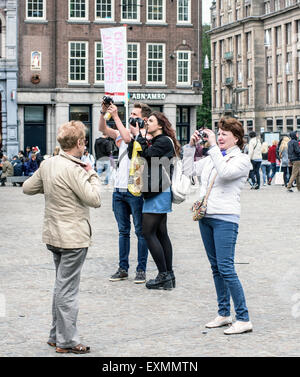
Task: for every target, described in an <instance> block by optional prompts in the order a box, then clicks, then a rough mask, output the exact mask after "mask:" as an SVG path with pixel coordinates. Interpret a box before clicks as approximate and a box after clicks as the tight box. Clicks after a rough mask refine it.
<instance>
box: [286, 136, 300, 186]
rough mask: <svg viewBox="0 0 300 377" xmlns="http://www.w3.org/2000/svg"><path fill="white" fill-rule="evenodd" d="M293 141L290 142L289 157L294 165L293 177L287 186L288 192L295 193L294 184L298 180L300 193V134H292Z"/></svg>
mask: <svg viewBox="0 0 300 377" xmlns="http://www.w3.org/2000/svg"><path fill="white" fill-rule="evenodd" d="M290 138H291V140H290V141H289V142H288V157H289V160H290V162H291V163H292V164H293V170H292V175H291V177H290V181H289V183H288V185H287V190H288V191H289V192H293V190H292V183H293V182H294V180H295V179H296V182H297V189H298V191H300V147H299V142H298V132H297V131H293V132H291V133H290Z"/></svg>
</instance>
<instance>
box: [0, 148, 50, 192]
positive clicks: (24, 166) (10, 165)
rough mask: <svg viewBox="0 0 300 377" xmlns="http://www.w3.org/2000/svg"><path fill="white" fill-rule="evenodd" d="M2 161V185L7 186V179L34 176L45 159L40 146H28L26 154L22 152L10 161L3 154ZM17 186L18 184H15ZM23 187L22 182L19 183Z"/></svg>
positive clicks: (0, 157)
mask: <svg viewBox="0 0 300 377" xmlns="http://www.w3.org/2000/svg"><path fill="white" fill-rule="evenodd" d="M0 159H1V160H2V163H1V164H0V169H1V170H0V173H1V172H2V174H1V176H0V185H1V186H5V182H6V180H7V177H19V176H28V177H30V176H32V175H33V173H34V172H35V171H36V170H37V169H38V168H39V166H40V164H41V162H42V161H43V160H44V157H43V156H42V154H41V151H40V149H39V147H38V146H32V147H30V146H28V147H26V149H25V152H24V151H22V150H20V151H19V153H18V154H17V155H15V156H13V157H12V159H11V160H10V159H9V158H8V157H7V156H6V155H4V154H3V153H2V152H1V156H0ZM13 185H14V186H16V183H13ZM19 185H20V186H21V185H22V182H21V183H19Z"/></svg>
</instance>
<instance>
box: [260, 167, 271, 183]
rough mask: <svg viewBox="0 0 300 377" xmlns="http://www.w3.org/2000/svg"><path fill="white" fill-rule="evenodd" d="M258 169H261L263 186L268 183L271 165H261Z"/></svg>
mask: <svg viewBox="0 0 300 377" xmlns="http://www.w3.org/2000/svg"><path fill="white" fill-rule="evenodd" d="M260 168H261V171H262V175H263V181H264V184H265V183H268V180H269V176H270V171H271V165H263V164H262V165H261V166H260Z"/></svg>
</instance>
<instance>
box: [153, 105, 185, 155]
mask: <svg viewBox="0 0 300 377" xmlns="http://www.w3.org/2000/svg"><path fill="white" fill-rule="evenodd" d="M152 115H153V116H155V118H156V119H157V123H158V124H159V125H160V126H161V127H162V131H163V134H164V135H167V136H169V137H170V138H171V139H172V141H173V143H174V147H175V152H176V156H179V153H180V144H179V142H178V140H177V139H176V134H175V130H174V128H173V127H172V124H171V123H170V122H169V120H168V118H167V117H166V116H165V115H164V114H163V113H160V112H159V111H153V112H152V113H151V114H150V116H152ZM149 118H150V117H149Z"/></svg>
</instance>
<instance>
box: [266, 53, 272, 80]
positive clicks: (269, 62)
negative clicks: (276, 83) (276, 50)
mask: <svg viewBox="0 0 300 377" xmlns="http://www.w3.org/2000/svg"><path fill="white" fill-rule="evenodd" d="M267 77H272V56H267Z"/></svg>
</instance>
